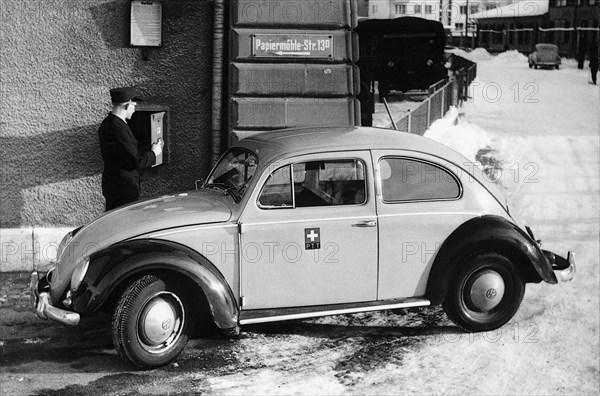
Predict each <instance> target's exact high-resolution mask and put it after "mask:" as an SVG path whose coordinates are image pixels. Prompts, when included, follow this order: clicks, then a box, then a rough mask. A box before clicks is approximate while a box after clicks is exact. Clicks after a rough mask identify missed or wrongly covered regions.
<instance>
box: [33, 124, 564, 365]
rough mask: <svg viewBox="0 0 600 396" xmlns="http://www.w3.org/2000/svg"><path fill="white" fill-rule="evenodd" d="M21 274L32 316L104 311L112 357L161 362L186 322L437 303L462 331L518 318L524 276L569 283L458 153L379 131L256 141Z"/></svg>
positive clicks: (228, 325) (321, 131)
mask: <svg viewBox="0 0 600 396" xmlns="http://www.w3.org/2000/svg"><path fill="white" fill-rule="evenodd" d="M58 252H59V255H58V257H59V258H58V262H57V264H56V267H55V268H54V269H53V270H51V271H50V272H49V273H48V274H46V275H44V276H42V277H41V278H40V274H38V273H36V272H34V273H33V274H32V282H31V291H32V303H33V305H34V306H35V309H36V312H37V313H38V315H39V316H40V317H42V318H50V319H53V320H56V321H58V322H61V323H65V324H69V325H76V324H77V323H78V322H79V320H80V317H81V316H91V315H94V314H96V313H97V312H99V311H101V310H104V311H109V312H112V332H113V342H114V345H115V348H116V350H117V352H118V353H119V355H121V356H122V357H123V358H125V359H127V360H129V361H130V362H132V363H134V364H135V365H138V366H140V367H145V368H149V367H157V366H161V365H164V364H167V363H168V362H170V361H172V360H173V359H175V358H176V357H177V356H178V355H179V353H180V352H181V351H182V349H183V348H184V346H185V345H186V342H187V340H188V337H189V336H190V334H192V331H193V330H194V328H195V326H197V325H201V326H202V325H204V326H205V325H209V324H214V325H216V326H217V327H218V328H219V329H222V330H223V331H225V332H227V333H230V334H236V333H238V332H239V327H240V326H243V325H247V324H253V323H262V322H273V321H281V320H290V319H303V318H308V317H317V316H324V315H337V314H349V313H357V312H365V311H374V310H388V309H389V310H394V309H406V308H413V307H424V306H429V305H439V304H442V305H443V307H444V309H445V311H446V313H447V314H448V316H449V317H450V319H451V320H452V321H454V322H455V323H456V324H457V325H458V326H460V327H462V328H464V329H466V330H468V331H487V330H492V329H496V328H498V327H500V326H502V325H504V324H505V323H506V322H508V321H509V320H510V319H511V318H512V317H513V316H514V314H515V313H516V312H517V310H518V308H519V306H520V304H521V300H522V299H523V296H524V293H525V284H526V283H528V282H541V281H545V282H548V283H557V282H558V280H557V278H558V279H560V280H570V279H571V278H572V277H573V274H574V271H575V264H574V258H573V255H572V254H571V253H570V252H569V253H568V255H567V257H566V258H563V257H561V256H558V255H555V254H554V253H551V252H549V251H543V250H541V248H540V242H539V241H536V239H535V237H534V235H533V232H532V231H531V229H530V228H528V227H526V226H525V225H524V223H523V222H522V221H521V220H520V219H519V218H518V217H517V216H516V211H514V208H511V207H510V205H509V204H508V202H507V201H506V198H505V197H504V196H503V195H502V193H501V192H500V191H499V190H498V188H497V187H496V186H495V185H493V184H489V183H488V182H487V181H486V180H485V177H484V175H483V174H482V171H481V170H480V169H479V168H478V167H476V166H474V164H472V163H470V162H469V161H468V160H467V159H466V158H464V157H463V156H461V155H460V154H458V153H456V152H455V151H453V150H451V149H450V148H448V147H446V146H444V145H442V144H439V143H437V142H435V141H433V140H430V139H427V138H425V137H421V136H417V135H412V134H408V133H403V132H398V131H391V130H385V129H375V128H365V127H349V128H335V127H331V128H304V129H288V130H285V131H276V132H269V133H264V134H258V135H254V136H252V137H249V138H247V139H243V140H241V141H239V142H238V143H237V144H235V145H234V146H233V147H231V148H230V149H229V150H228V151H227V152H226V153H225V154H224V155H223V156H222V157H221V159H220V160H219V162H218V163H217V164H216V165H215V167H214V168H213V170H212V172H211V174H210V175H209V177H208V179H207V181H206V182H205V183H204V184H203V185H202V187H201V188H199V189H198V190H197V191H187V192H184V193H178V194H172V195H167V196H163V197H158V198H155V199H149V200H145V201H140V202H137V203H134V204H131V205H128V206H125V207H122V208H119V209H116V210H113V211H110V212H108V213H106V214H105V215H104V216H102V217H100V218H98V219H97V220H95V221H94V222H92V223H91V224H89V225H87V226H85V227H83V228H79V229H76V230H74V231H72V232H71V233H69V234H68V235H67V236H65V238H64V240H63V241H62V242H61V243H60V246H59V248H58Z"/></svg>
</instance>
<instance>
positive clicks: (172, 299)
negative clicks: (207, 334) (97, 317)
mask: <svg viewBox="0 0 600 396" xmlns="http://www.w3.org/2000/svg"><path fill="white" fill-rule="evenodd" d="M190 307H191V305H190V303H189V297H188V296H187V294H186V293H185V292H182V287H181V285H179V286H177V285H175V284H174V283H173V282H171V281H168V280H165V279H162V278H160V277H158V276H155V275H145V276H143V277H141V278H139V279H137V280H136V281H134V282H133V283H132V284H131V285H130V286H129V287H128V288H127V289H126V290H125V291H124V292H123V294H122V296H121V298H120V300H119V302H118V304H117V307H116V309H115V311H114V314H113V319H112V335H113V343H114V346H115V348H116V350H117V352H118V353H119V355H120V356H121V357H122V358H124V359H126V360H129V361H130V362H132V363H133V364H135V365H136V366H139V367H143V368H153V367H159V366H163V365H165V364H167V363H169V362H171V361H172V360H173V359H175V358H176V357H177V356H178V355H179V354H180V353H181V351H182V350H183V348H184V347H185V345H186V344H187V341H188V337H189V334H190V333H191V331H192V330H193V325H194V321H195V320H194V317H195V315H194V314H193V312H192V310H191V309H190Z"/></svg>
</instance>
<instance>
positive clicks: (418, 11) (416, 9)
mask: <svg viewBox="0 0 600 396" xmlns="http://www.w3.org/2000/svg"><path fill="white" fill-rule="evenodd" d="M413 13H414V14H415V15H421V4H415V5H414V6H413Z"/></svg>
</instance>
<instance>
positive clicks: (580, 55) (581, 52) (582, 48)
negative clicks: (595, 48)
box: [577, 37, 587, 70]
mask: <svg viewBox="0 0 600 396" xmlns="http://www.w3.org/2000/svg"><path fill="white" fill-rule="evenodd" d="M586 49H587V41H586V39H585V37H584V38H582V39H581V41H579V48H578V49H577V68H578V69H579V70H583V64H584V63H585V53H586Z"/></svg>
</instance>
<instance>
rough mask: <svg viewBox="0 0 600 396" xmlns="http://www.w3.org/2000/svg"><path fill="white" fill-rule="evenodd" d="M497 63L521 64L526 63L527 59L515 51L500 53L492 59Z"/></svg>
mask: <svg viewBox="0 0 600 396" xmlns="http://www.w3.org/2000/svg"><path fill="white" fill-rule="evenodd" d="M494 61H495V62H498V63H511V64H512V63H523V62H527V57H526V56H525V55H523V54H522V53H520V52H519V51H517V50H512V51H506V52H502V53H500V54H498V55H496V56H495V57H494Z"/></svg>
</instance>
